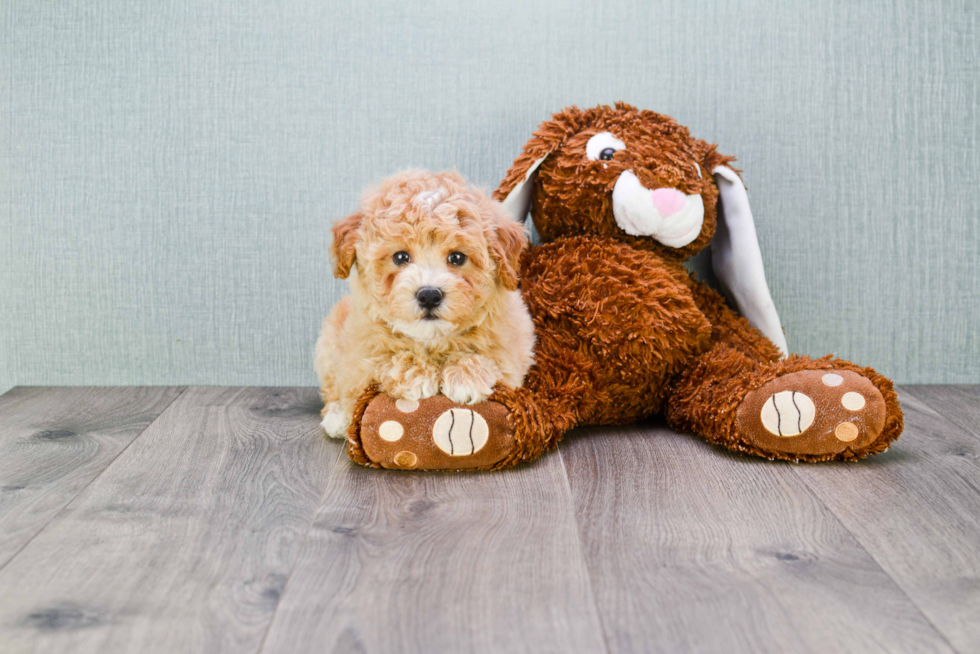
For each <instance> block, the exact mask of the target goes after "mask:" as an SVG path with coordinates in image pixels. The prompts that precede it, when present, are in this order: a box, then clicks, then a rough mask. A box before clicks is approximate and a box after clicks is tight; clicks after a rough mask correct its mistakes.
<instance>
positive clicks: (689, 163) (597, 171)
mask: <svg viewBox="0 0 980 654" xmlns="http://www.w3.org/2000/svg"><path fill="white" fill-rule="evenodd" d="M732 161H733V159H732V158H731V157H726V156H723V155H721V154H719V153H718V152H717V151H716V150H715V147H714V146H713V145H710V144H708V143H705V142H704V141H700V140H697V139H694V138H693V137H691V136H690V134H689V132H688V130H687V129H686V128H685V127H682V126H680V125H678V124H677V123H676V122H674V121H673V120H672V119H671V118H669V117H667V116H662V115H660V114H655V113H653V112H649V111H639V110H637V109H634V108H632V107H629V106H628V105H624V104H618V105H616V107H596V108H595V109H590V110H579V109H577V108H575V107H572V108H570V109H566V110H565V111H563V112H561V113H559V114H556V115H555V116H554V117H553V119H552V120H550V121H547V122H545V123H544V124H543V125H542V126H541V128H540V129H539V130H538V131H537V132H536V133H535V134H534V136H533V137H532V139H531V140H530V141H529V142H528V143H527V145H525V148H524V152H523V153H522V154H521V156H520V157H518V158H517V160H516V161H515V162H514V165H513V167H512V168H511V170H510V171H509V172H508V175H507V177H506V178H505V179H504V181H503V182H501V185H500V188H499V189H498V190H497V192H496V194H495V195H496V197H497V199H499V200H502V201H503V202H504V205H505V206H507V207H508V208H509V209H510V210H511V211H512V212H513V213H514V215H515V216H516V217H518V218H521V219H522V218H523V217H524V216H525V215H526V214H527V212H528V211H530V213H531V216H532V218H533V220H534V224H535V227H536V228H537V230H538V232H539V234H540V235H541V238H542V241H543V243H542V244H541V245H538V246H536V247H533V248H531V249H530V250H529V251H527V252H526V253H525V254H524V257H523V259H522V262H521V279H522V282H521V288H522V292H523V294H524V299H525V301H526V303H527V305H528V308H529V310H530V312H531V316H532V318H533V320H534V324H535V334H536V337H537V347H536V352H535V359H536V363H535V365H534V367H533V368H532V369H531V371H530V373H529V374H528V376H527V379H526V381H525V385H524V387H523V388H520V389H505V388H498V389H497V390H496V392H495V393H494V395H493V396H492V397H491V399H490V401H488V402H486V403H484V405H482V406H480V405H475V406H473V407H471V409H472V411H473V413H474V415H473V416H472V417H470V418H467V420H468V422H467V421H463V423H457V413H455V412H458V411H460V409H459V408H454V405H452V404H451V403H447V402H446V401H445V399H444V398H443V399H437V398H433V400H432V406H431V407H427V410H428V411H427V412H426V413H424V414H423V412H422V411H421V409H420V412H419V414H417V415H399V414H398V412H397V410H395V409H393V408H392V404H391V402H390V401H389V400H388V398H386V397H384V396H381V397H376V396H377V391H372V392H369V393H367V394H366V395H365V396H364V397H362V400H361V402H360V403H359V407H358V411H357V414H356V416H355V421H354V424H353V426H352V428H351V431H350V432H348V440H349V442H350V446H349V447H350V449H349V452H350V454H351V456H352V457H353V458H354V459H355V460H356V461H358V462H360V463H364V464H367V465H375V466H379V465H380V466H384V467H392V468H411V467H412V466H406V465H403V464H402V463H400V462H399V460H398V459H397V458H392V457H391V456H388V455H387V454H385V453H386V452H390V451H392V449H393V448H391V447H388V449H384V448H381V447H378V444H379V443H380V440H379V437H378V436H377V434H378V433H379V428H380V425H382V424H384V423H385V422H389V421H391V420H395V421H397V422H400V424H402V425H403V427H404V433H405V434H406V436H405V438H404V440H403V441H401V442H400V443H399V445H398V446H397V447H398V448H405V450H404V451H405V452H411V451H412V448H415V449H426V448H429V450H431V447H432V445H431V443H432V442H436V443H438V442H440V439H442V440H445V438H449V437H448V436H441V435H440V434H441V432H440V430H441V429H442V430H445V429H449V430H450V432H452V430H456V431H459V428H458V424H464V425H470V429H471V428H472V425H474V424H478V423H479V424H480V425H481V428H482V425H483V424H486V425H487V429H488V431H489V439H488V442H489V443H491V445H492V446H493V447H494V448H495V449H494V455H493V457H492V458H493V459H494V460H493V462H488V458H487V456H486V455H484V456H482V457H479V458H477V457H476V456H475V454H474V455H473V456H472V457H471V456H470V455H469V454H466V455H463V456H459V455H458V454H457V453H456V452H455V451H445V453H444V454H445V455H444V456H442V459H441V460H440V461H441V462H440V463H438V464H437V465H435V466H432V467H438V468H448V469H466V468H501V467H506V466H509V465H513V464H515V463H518V462H520V461H527V460H532V459H534V458H536V457H537V456H539V455H540V454H541V453H542V452H544V451H545V450H547V449H549V448H551V447H553V446H554V445H555V444H557V442H558V440H560V438H561V436H562V435H563V434H564V433H565V432H566V431H568V430H569V429H572V428H573V427H576V426H579V425H587V424H616V423H627V422H633V421H635V420H637V419H640V418H643V417H646V416H649V415H653V414H658V413H659V414H663V415H665V416H666V418H667V420H668V422H669V424H670V425H671V426H672V427H674V428H675V429H678V430H680V431H687V432H691V433H694V434H697V435H699V436H701V437H703V438H705V439H707V440H709V441H712V442H715V443H718V444H721V445H724V446H726V447H728V448H730V449H734V450H738V451H741V452H745V453H750V454H756V455H760V456H765V457H768V458H780V459H790V460H808V461H822V460H830V459H838V460H856V459H859V458H862V457H865V456H868V455H871V454H875V453H877V452H881V451H883V450H885V449H887V448H888V446H889V445H890V443H891V442H892V441H893V440H894V439H895V438H897V437H898V435H899V434H900V433H901V429H902V413H901V410H900V408H899V406H898V402H897V398H896V395H895V393H894V391H893V390H892V384H891V382H890V381H889V380H888V379H886V378H884V377H882V376H881V375H879V374H877V373H876V372H875V371H874V370H872V369H870V368H862V367H860V366H857V365H854V364H852V363H850V362H847V361H843V360H839V359H838V360H832V359H830V357H827V358H823V359H815V360H814V359H810V358H808V357H805V356H796V355H793V356H789V357H788V358H784V357H785V355H786V340H785V337H784V336H783V333H782V330H781V327H780V324H779V317H778V315H777V314H776V310H775V307H774V306H773V303H772V300H771V298H770V295H769V289H768V286H767V285H766V281H765V274H764V272H763V267H762V259H761V254H760V252H759V247H758V244H757V240H756V235H755V228H754V223H753V221H752V215H751V211H750V209H749V207H748V201H747V196H746V193H745V189H744V186H742V183H741V180H740V179H739V177H738V175H737V174H736V173H735V172H734V170H733V169H732V168H731V167H730V164H731V162H732ZM709 243H711V244H712V254H713V260H714V267H715V271H716V274H718V276H719V278H720V281H721V282H722V284H723V285H724V286H726V288H727V290H728V291H729V292H730V294H731V296H732V298H733V301H734V303H735V305H736V306H738V308H739V312H738V313H736V311H735V310H733V309H732V308H730V307H729V305H728V304H727V303H726V302H725V300H724V299H723V298H722V296H721V295H719V294H718V293H717V292H715V291H714V290H712V289H710V288H709V287H707V286H706V285H704V284H703V283H701V282H699V281H697V280H695V279H694V278H693V277H692V276H691V275H689V274H688V273H687V272H686V271H685V269H684V267H683V261H684V260H685V259H687V258H688V257H690V256H692V255H693V254H695V253H697V252H699V251H700V250H702V249H703V248H704V247H705V246H707V245H708V244H709ZM437 405H438V406H437ZM476 414H480V415H481V416H483V419H480V418H478V417H477V416H476ZM459 415H462V414H459ZM447 416H448V418H447ZM450 436H452V433H450ZM467 452H469V450H467ZM428 453H430V452H428V450H427V454H428ZM399 454H402V452H399ZM436 455H437V456H436V457H435V458H433V457H432V456H427V459H426V460H428V461H433V460H439V455H438V452H436ZM471 459H472V460H471ZM405 460H410V457H408V456H407V455H406V456H403V457H402V461H405Z"/></svg>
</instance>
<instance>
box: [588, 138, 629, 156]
mask: <svg viewBox="0 0 980 654" xmlns="http://www.w3.org/2000/svg"><path fill="white" fill-rule="evenodd" d="M625 148H626V145H625V144H624V143H623V142H622V141H620V140H619V139H618V138H616V137H615V136H613V135H612V133H611V132H600V133H598V134H596V135H594V136H593V137H592V138H590V139H589V142H588V143H586V144H585V157H586V158H587V159H588V160H589V161H609V160H610V159H612V158H613V156H614V155H615V154H616V153H617V152H618V151H619V150H623V149H625Z"/></svg>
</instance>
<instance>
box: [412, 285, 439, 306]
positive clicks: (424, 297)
mask: <svg viewBox="0 0 980 654" xmlns="http://www.w3.org/2000/svg"><path fill="white" fill-rule="evenodd" d="M415 299H416V300H418V301H419V306H421V307H422V308H423V309H435V308H436V307H437V306H439V303H440V302H442V291H440V290H439V289H438V288H436V287H435V286H423V287H422V288H420V289H419V290H418V291H417V292H416V293H415Z"/></svg>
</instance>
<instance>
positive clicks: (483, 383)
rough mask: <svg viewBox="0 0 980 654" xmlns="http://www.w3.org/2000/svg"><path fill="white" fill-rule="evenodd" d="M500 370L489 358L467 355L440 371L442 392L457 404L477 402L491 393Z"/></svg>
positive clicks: (498, 377)
mask: <svg viewBox="0 0 980 654" xmlns="http://www.w3.org/2000/svg"><path fill="white" fill-rule="evenodd" d="M498 381H500V370H499V369H498V368H497V366H496V365H494V363H493V362H492V361H490V360H489V359H487V358H485V357H481V356H475V357H469V358H466V359H462V360H460V361H459V362H457V363H455V364H453V365H451V366H447V367H446V368H445V370H443V371H442V394H443V395H445V396H446V397H448V398H449V399H450V400H452V401H453V402H456V403H457V404H477V403H478V402H482V401H484V400H485V399H487V397H488V396H489V395H490V394H491V393H493V386H494V384H496V383H497V382H498Z"/></svg>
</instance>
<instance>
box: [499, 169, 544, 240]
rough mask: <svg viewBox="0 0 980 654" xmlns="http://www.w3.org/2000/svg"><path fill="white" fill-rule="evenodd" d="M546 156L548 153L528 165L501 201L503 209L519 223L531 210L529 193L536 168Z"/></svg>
mask: <svg viewBox="0 0 980 654" xmlns="http://www.w3.org/2000/svg"><path fill="white" fill-rule="evenodd" d="M547 158H548V155H544V156H543V157H541V158H539V159H537V160H536V161H535V162H534V163H532V164H531V165H530V167H529V168H528V169H527V172H526V173H525V174H524V179H522V180H520V181H519V182H517V184H515V185H514V187H513V188H512V189H511V190H510V192H509V193H507V196H506V197H505V198H504V199H503V200H502V201H501V204H503V205H504V209H506V210H507V213H509V214H510V215H511V217H512V218H513V219H514V220H516V221H517V222H519V223H523V222H524V221H525V220H526V219H527V212H528V211H530V210H531V195H532V193H533V191H534V175H535V173H537V172H538V168H539V167H540V166H541V164H543V163H544V160H545V159H547Z"/></svg>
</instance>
